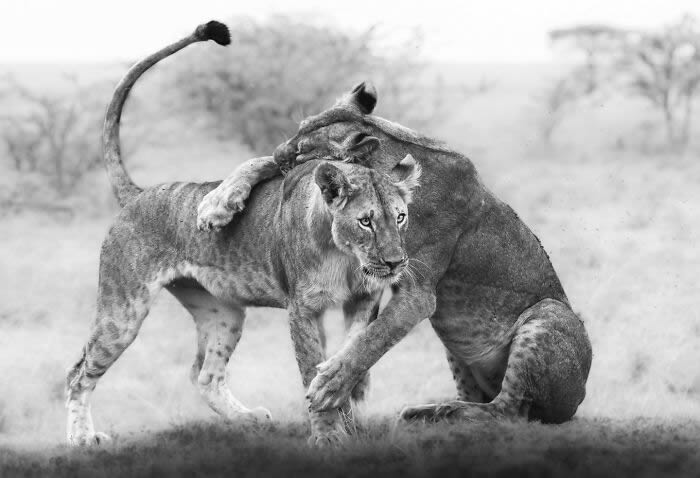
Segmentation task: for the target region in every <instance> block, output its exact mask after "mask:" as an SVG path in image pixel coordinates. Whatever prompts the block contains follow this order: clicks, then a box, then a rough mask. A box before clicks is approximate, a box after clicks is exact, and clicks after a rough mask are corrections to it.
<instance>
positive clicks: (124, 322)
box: [66, 263, 162, 446]
mask: <svg viewBox="0 0 700 478" xmlns="http://www.w3.org/2000/svg"><path fill="white" fill-rule="evenodd" d="M161 286H162V284H160V283H159V282H158V281H157V280H156V281H154V282H151V283H145V282H142V281H141V280H139V279H138V278H137V277H136V276H135V275H134V274H133V273H131V272H130V271H127V270H124V268H120V267H118V266H116V265H115V264H113V263H107V264H106V263H103V264H101V271H100V284H99V287H98V300H97V314H96V316H95V321H94V323H93V327H92V331H91V333H90V338H89V339H88V341H87V344H86V345H85V346H84V347H83V351H82V354H81V357H80V359H79V360H78V361H77V362H76V363H75V364H74V365H73V366H72V367H71V368H70V370H69V371H68V376H67V378H66V398H67V400H66V408H67V409H68V427H67V428H68V430H67V435H68V443H69V444H70V445H74V446H75V445H94V444H99V443H100V442H101V441H103V440H104V439H105V438H106V435H104V434H99V433H95V430H94V427H93V423H92V415H91V413H90V395H91V394H92V391H93V390H94V389H95V386H96V385H97V381H98V380H99V379H100V377H102V375H104V374H105V372H106V371H107V369H109V367H110V366H111V365H112V364H113V363H114V362H115V361H116V360H117V359H118V358H119V356H120V355H121V354H122V353H123V352H124V350H126V348H127V347H128V346H129V345H130V344H131V343H132V342H133V341H134V339H135V338H136V335H137V334H138V331H139V329H140V327H141V324H142V322H143V319H144V318H145V317H146V315H147V314H148V310H149V307H150V304H151V302H152V300H153V298H154V296H155V294H156V293H157V292H158V290H160V288H161Z"/></svg>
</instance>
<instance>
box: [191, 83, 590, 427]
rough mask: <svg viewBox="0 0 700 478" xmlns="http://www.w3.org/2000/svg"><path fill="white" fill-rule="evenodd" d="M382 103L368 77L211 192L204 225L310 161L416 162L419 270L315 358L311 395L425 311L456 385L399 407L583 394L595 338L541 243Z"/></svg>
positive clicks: (430, 409)
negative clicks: (441, 399) (366, 320)
mask: <svg viewBox="0 0 700 478" xmlns="http://www.w3.org/2000/svg"><path fill="white" fill-rule="evenodd" d="M376 103H377V94H376V91H375V89H374V88H373V87H372V86H371V85H368V84H365V83H362V84H360V85H358V86H357V87H356V88H354V89H353V90H352V91H351V92H350V94H349V95H347V96H346V97H345V98H344V99H343V100H341V101H339V102H338V103H336V105H334V106H333V107H332V108H330V109H328V110H326V111H324V112H322V113H321V114H319V115H317V116H312V117H310V118H307V119H306V120H305V121H303V122H302V123H301V127H300V128H299V131H298V133H297V134H296V135H295V136H293V137H292V138H291V139H289V140H288V141H287V142H285V143H283V144H282V145H280V146H279V147H278V148H277V150H276V151H275V154H274V158H257V159H255V160H251V161H250V162H248V163H246V164H243V165H242V166H241V167H240V168H239V169H238V170H236V171H234V173H233V174H232V175H231V176H230V177H228V178H227V179H226V180H224V182H223V183H222V184H221V185H219V186H218V187H217V188H216V189H214V190H213V191H212V192H210V193H209V194H207V195H206V196H205V198H204V200H203V201H202V202H201V203H200V205H199V217H198V225H199V227H200V228H201V229H209V228H212V227H213V228H217V227H221V226H223V225H225V224H227V223H228V221H230V220H231V218H232V217H233V216H234V214H235V213H236V212H238V211H240V210H241V209H242V208H243V205H244V204H245V201H246V198H247V195H248V194H249V192H250V191H251V190H252V191H255V190H256V189H255V185H256V184H257V183H258V182H259V181H261V180H263V179H266V178H269V177H273V176H275V175H279V174H280V172H283V173H284V172H286V171H289V170H290V169H292V168H294V167H298V166H297V165H298V164H303V163H305V162H306V161H309V160H315V159H326V160H337V161H350V162H358V163H361V164H365V165H368V166H370V167H372V168H374V169H376V170H378V171H390V170H391V169H392V168H393V167H394V165H395V160H394V159H393V158H397V157H403V156H405V155H407V154H410V155H412V156H413V157H414V158H415V159H416V160H417V161H418V162H419V163H420V165H421V166H422V169H423V176H422V179H421V187H420V189H419V190H418V192H417V193H416V195H415V198H414V201H413V203H412V204H411V206H410V208H409V210H410V213H411V216H412V218H413V219H412V226H411V231H410V233H409V234H408V236H407V243H406V247H407V250H408V254H409V256H410V257H411V260H412V261H415V263H417V264H421V265H422V267H421V268H420V274H417V275H418V276H419V277H418V279H419V280H416V281H413V280H409V279H408V278H405V277H404V278H402V280H401V281H400V282H398V283H397V284H395V285H394V286H393V292H394V294H393V297H392V298H391V300H390V301H389V303H388V304H387V306H386V307H385V308H384V310H383V311H382V312H381V314H380V315H379V316H378V318H377V319H376V320H374V321H372V322H371V324H369V325H368V326H367V328H365V329H363V330H362V331H360V332H359V333H358V334H356V335H355V336H353V337H352V338H351V340H349V341H348V342H346V343H345V345H344V346H343V348H342V349H341V350H340V351H339V352H337V353H336V354H335V355H334V356H333V357H331V358H330V359H329V360H328V361H327V362H325V363H324V364H323V365H322V366H321V367H319V374H318V375H317V376H316V378H315V379H314V380H313V382H312V383H311V387H310V388H309V391H308V397H309V398H310V400H311V404H312V409H313V410H316V411H322V410H332V409H334V408H336V407H338V406H339V405H340V404H342V403H343V402H344V400H346V399H347V397H348V394H349V393H350V391H351V390H352V388H353V386H354V385H355V384H356V383H357V382H358V380H360V379H361V378H362V377H363V376H364V374H365V373H366V372H367V371H368V370H369V368H370V367H371V366H372V365H373V364H374V363H375V362H377V360H379V359H380V358H381V357H382V356H383V355H384V354H385V353H386V352H387V351H388V350H389V349H390V348H391V347H392V346H393V345H394V344H396V343H397V342H399V341H400V340H401V339H402V338H403V337H404V336H405V335H406V334H407V333H408V332H409V331H410V330H411V329H412V328H413V327H414V326H415V325H416V324H417V323H418V322H419V321H421V320H423V319H425V318H429V319H430V322H431V324H432V326H433V329H434V330H435V332H436V333H437V334H438V337H439V338H440V339H441V340H442V342H443V344H444V345H445V349H446V353H447V361H448V363H449V366H450V368H451V370H452V375H453V377H454V380H455V382H456V385H457V392H458V399H457V400H452V401H448V402H445V403H438V404H427V405H420V406H415V407H408V408H406V409H404V410H403V411H402V413H401V416H402V417H403V418H404V419H407V420H412V419H416V418H425V419H429V420H438V419H441V418H445V417H447V418H451V419H457V420H482V419H492V418H522V419H539V420H542V421H544V422H554V423H559V422H563V421H566V420H569V419H570V418H571V417H572V416H573V415H574V413H575V412H576V409H577V408H578V406H579V404H580V403H581V401H582V400H583V398H584V396H585V387H586V380H587V378H588V372H589V370H590V366H591V344H590V341H589V339H588V335H587V333H586V330H585V328H584V325H583V322H582V321H581V320H580V319H579V317H577V316H576V314H575V313H574V312H572V310H571V306H570V305H569V300H568V299H567V297H566V294H565V293H564V290H563V288H562V285H561V283H560V282H559V278H558V277H557V274H556V272H555V271H554V268H553V267H552V264H551V262H550V260H549V257H548V256H547V253H546V252H545V251H544V249H543V248H542V246H541V244H540V242H539V240H538V239H537V237H535V235H534V234H533V233H532V232H531V231H530V229H528V228H527V226H525V224H523V222H522V221H521V220H520V218H519V217H518V216H517V214H515V212H513V210H512V209H511V208H510V207H509V206H508V205H507V204H505V203H503V202H502V201H500V200H499V199H498V198H496V197H495V196H494V195H493V194H492V193H491V192H490V191H489V190H488V189H487V188H486V187H485V186H484V185H483V184H482V182H481V180H480V178H479V176H478V174H477V172H476V170H475V169H474V166H473V165H472V163H471V162H470V161H469V159H467V158H466V157H464V156H463V155H461V154H459V153H457V152H455V151H452V150H451V149H449V148H447V147H445V146H444V145H443V144H441V143H439V142H437V141H435V140H432V139H430V138H427V137H425V136H421V135H420V134H418V133H416V132H414V131H412V130H409V129H407V128H405V127H403V126H400V125H398V124H395V123H391V122H389V121H387V120H384V119H382V118H379V117H377V116H373V115H372V114H371V113H372V111H373V109H374V107H375V105H376ZM292 170H293V169H292ZM523 187H527V185H526V184H523Z"/></svg>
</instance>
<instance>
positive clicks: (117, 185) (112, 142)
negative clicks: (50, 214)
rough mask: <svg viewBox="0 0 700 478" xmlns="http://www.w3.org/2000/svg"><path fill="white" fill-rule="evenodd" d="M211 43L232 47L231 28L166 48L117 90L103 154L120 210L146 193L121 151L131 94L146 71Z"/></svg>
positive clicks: (212, 28) (211, 26)
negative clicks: (121, 125) (123, 119)
mask: <svg viewBox="0 0 700 478" xmlns="http://www.w3.org/2000/svg"><path fill="white" fill-rule="evenodd" d="M207 40H213V41H215V42H216V43H218V44H219V45H228V44H229V43H231V35H230V34H229V30H228V27H227V26H226V25H224V24H223V23H220V22H216V21H211V22H209V23H205V24H203V25H199V26H198V27H197V29H196V30H195V31H194V33H192V34H191V35H188V36H186V37H185V38H183V39H182V40H180V41H178V42H175V43H173V44H172V45H168V46H166V47H165V48H163V49H162V50H160V51H158V52H156V53H154V54H153V55H150V56H148V57H146V58H144V59H143V60H141V61H140V62H138V63H136V64H135V65H134V66H132V67H131V69H130V70H129V71H128V72H127V74H126V75H125V76H124V78H122V80H121V81H120V82H119V84H118V85H117V88H116V89H115V90H114V94H113V95H112V101H111V102H110V103H109V107H108V108H107V114H106V116H105V124H104V129H103V130H102V152H103V154H104V158H105V167H106V168H107V176H109V182H110V183H111V184H112V190H113V191H114V195H115V196H116V197H117V200H118V201H119V205H120V206H124V205H125V204H126V203H127V202H129V200H130V199H132V198H133V197H135V196H137V195H138V194H139V193H140V192H141V191H142V190H141V188H139V187H138V186H137V185H136V184H135V183H134V181H133V180H132V179H131V177H130V176H129V173H127V172H126V168H124V163H123V161H122V155H121V151H120V147H119V122H120V120H121V116H122V109H123V108H124V103H125V102H126V98H127V97H128V96H129V91H130V90H131V88H132V87H133V86H134V83H136V80H138V79H139V78H140V77H141V75H142V74H143V73H144V72H145V71H146V70H148V69H149V68H151V67H152V66H153V65H155V64H156V63H158V62H159V61H160V60H162V59H163V58H167V57H168V56H170V55H172V54H173V53H175V52H177V51H180V50H182V49H183V48H185V47H186V46H187V45H189V44H191V43H195V42H199V41H207Z"/></svg>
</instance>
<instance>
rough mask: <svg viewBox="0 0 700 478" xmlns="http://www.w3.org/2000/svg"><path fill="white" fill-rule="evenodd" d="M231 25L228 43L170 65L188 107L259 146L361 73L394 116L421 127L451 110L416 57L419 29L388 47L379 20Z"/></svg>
mask: <svg viewBox="0 0 700 478" xmlns="http://www.w3.org/2000/svg"><path fill="white" fill-rule="evenodd" d="M231 26H232V28H231V33H232V45H231V47H229V48H226V49H213V48H212V49H207V50H206V51H205V50H204V49H202V50H197V51H196V52H192V51H190V52H185V54H184V55H183V56H184V57H185V58H184V59H182V60H178V62H177V64H176V65H173V68H174V69H175V73H176V74H175V77H176V82H177V86H178V90H179V91H180V92H181V93H180V94H182V95H183V96H184V98H185V99H186V100H187V101H185V102H184V104H185V106H186V107H188V110H187V113H188V114H191V112H192V111H191V107H192V106H195V107H197V108H201V109H203V110H204V111H206V112H207V113H208V114H209V115H210V116H211V118H212V119H213V120H214V121H215V122H216V124H217V126H218V127H219V128H220V131H222V132H223V133H224V134H225V135H227V136H232V137H235V138H237V139H238V140H240V141H241V142H242V143H243V144H245V145H247V146H248V147H250V148H251V149H252V150H253V151H255V152H256V153H259V154H270V153H271V152H272V151H273V149H274V148H275V147H276V146H277V145H278V144H279V143H281V142H282V141H284V140H285V139H286V136H285V135H289V134H292V133H293V132H295V131H296V129H297V128H298V124H299V121H301V120H302V119H303V118H305V117H306V116H308V115H310V114H315V113H318V112H320V111H322V110H323V109H325V108H326V107H328V106H330V104H332V103H333V101H334V100H335V98H336V97H337V96H338V95H340V94H342V93H343V92H345V91H347V90H349V89H350V88H351V87H352V86H354V84H355V83H357V82H359V81H361V80H364V79H371V80H372V81H373V82H374V83H375V84H376V85H377V88H378V89H379V94H380V101H379V107H378V113H379V114H381V115H383V116H388V117H390V118H391V119H392V120H395V121H399V122H402V123H405V124H407V125H408V126H411V127H414V128H422V127H424V126H426V125H427V124H429V123H431V122H432V121H434V120H435V119H436V118H437V117H439V116H440V115H442V114H444V112H445V110H446V106H447V105H446V104H445V102H444V101H443V98H444V93H445V85H444V83H443V82H441V79H440V78H439V77H437V76H436V75H432V76H431V75H430V74H428V73H427V71H426V69H425V64H424V63H422V62H421V61H420V60H419V59H418V58H419V52H420V49H421V46H422V43H423V42H422V37H421V35H420V34H419V32H417V31H414V32H412V34H411V35H409V37H410V38H409V39H408V40H407V41H405V42H402V43H400V44H398V45H397V44H394V45H393V46H392V47H384V48H383V50H385V51H386V50H390V51H391V54H390V55H389V54H386V55H384V54H377V53H376V51H377V50H378V48H377V47H376V44H377V43H378V41H377V40H381V38H380V34H379V33H378V32H377V30H376V29H374V28H372V29H368V30H365V31H362V32H359V33H347V32H342V31H339V30H336V29H333V28H330V27H327V26H317V25H315V24H312V23H309V22H308V21H306V20H304V19H301V20H297V19H293V18H290V17H285V16H276V17H272V18H270V19H269V20H267V21H265V22H262V23H258V22H254V21H251V20H240V19H239V20H234V21H233V22H232V23H231ZM188 54H189V55H190V56H189V58H187V55H188Z"/></svg>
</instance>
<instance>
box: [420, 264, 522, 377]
mask: <svg viewBox="0 0 700 478" xmlns="http://www.w3.org/2000/svg"><path fill="white" fill-rule="evenodd" d="M533 302H536V297H535V296H534V295H533V294H528V293H523V292H519V291H512V290H503V289H499V288H496V287H491V286H484V285H474V284H469V283H468V282H466V280H465V277H463V276H461V275H451V276H450V275H447V276H445V277H444V278H443V280H441V281H440V284H439V286H438V288H437V309H436V312H435V314H434V316H433V317H432V318H431V319H430V320H431V324H432V326H433V328H434V329H435V332H436V333H437V334H438V336H439V337H440V339H441V340H442V342H443V343H444V344H445V347H447V349H448V350H450V352H452V353H453V354H454V355H456V356H458V357H459V358H460V359H462V360H463V361H465V362H467V363H473V362H475V361H477V360H480V361H483V357H484V355H485V354H488V355H491V356H492V357H491V361H493V362H497V363H501V362H503V358H504V357H503V355H504V354H503V353H501V354H497V355H498V356H493V354H492V353H489V352H490V351H492V350H494V348H496V347H497V346H498V345H501V344H503V342H504V340H506V341H507V340H508V338H507V337H508V332H509V331H510V329H511V328H512V326H513V324H514V323H515V321H516V320H517V319H518V316H519V315H520V313H521V312H522V311H524V310H525V309H526V308H527V307H529V306H530V305H532V303H533Z"/></svg>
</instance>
